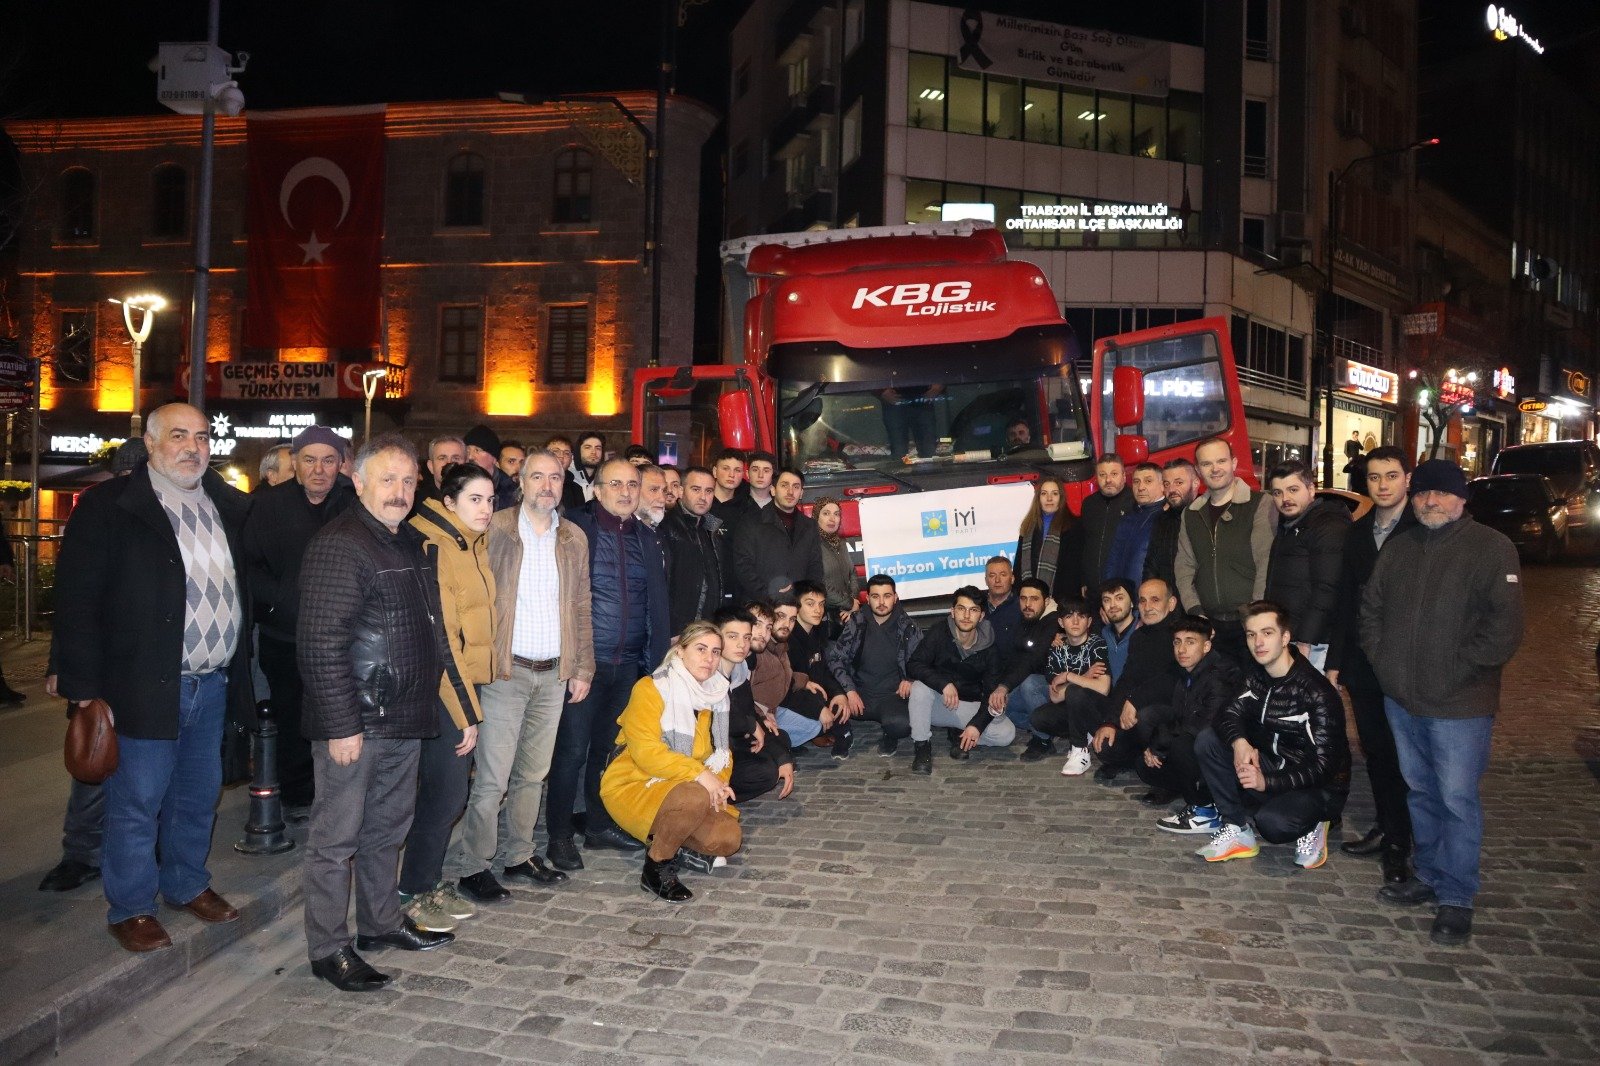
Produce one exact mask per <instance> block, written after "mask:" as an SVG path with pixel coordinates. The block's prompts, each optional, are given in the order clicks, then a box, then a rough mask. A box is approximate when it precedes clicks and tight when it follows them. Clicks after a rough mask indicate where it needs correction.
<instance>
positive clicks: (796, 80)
mask: <svg viewBox="0 0 1600 1066" xmlns="http://www.w3.org/2000/svg"><path fill="white" fill-rule="evenodd" d="M783 76H784V84H785V87H786V88H788V90H789V98H790V99H791V100H792V99H794V98H795V97H798V96H804V95H805V94H806V93H807V92H808V91H810V89H811V57H810V56H809V55H806V54H804V53H802V54H801V55H800V57H799V58H798V59H796V60H795V61H794V62H793V63H790V64H789V65H788V66H786V67H784V68H783Z"/></svg>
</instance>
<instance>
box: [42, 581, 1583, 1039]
mask: <svg viewBox="0 0 1600 1066" xmlns="http://www.w3.org/2000/svg"><path fill="white" fill-rule="evenodd" d="M1525 582H1526V588H1527V592H1528V595H1529V612H1528V613H1529V621H1530V631H1529V634H1528V638H1527V640H1526V641H1525V643H1524V645H1523V650H1522V653H1521V654H1520V656H1519V657H1518V659H1517V660H1516V662H1515V664H1514V665H1513V668H1512V669H1511V670H1510V672H1509V674H1508V682H1507V699H1506V708H1505V711H1504V713H1503V714H1502V716H1501V720H1500V722H1499V724H1498V726H1497V733H1496V741H1495V761H1494V763H1493V765H1492V767H1491V770H1490V774H1489V777H1488V778H1487V780H1486V781H1485V789H1484V791H1485V798H1486V803H1487V810H1488V836H1487V841H1486V853H1485V862H1484V888H1485V890H1484V893H1483V895H1482V896H1481V897H1480V898H1479V901H1478V906H1479V910H1478V912H1477V913H1478V921H1477V929H1476V937H1475V939H1474V940H1473V942H1472V943H1471V945H1470V946H1469V947H1467V948H1465V949H1458V950H1449V949H1441V948H1436V947H1434V946H1433V945H1432V944H1430V943H1429V941H1428V939H1427V927H1428V922H1429V920H1430V915H1429V914H1427V913H1425V912H1423V911H1401V910H1394V909H1391V908H1388V907H1385V906H1382V905H1380V904H1379V903H1377V902H1376V901H1375V899H1374V896H1373V893H1374V890H1375V889H1376V888H1377V886H1378V884H1379V883H1380V880H1379V874H1378V867H1377V865H1376V863H1375V862H1374V861H1370V860H1362V859H1354V858H1351V857H1349V856H1345V855H1342V854H1339V853H1338V852H1337V851H1335V852H1334V854H1333V855H1332V857H1331V858H1330V859H1329V861H1328V863H1327V864H1326V865H1325V866H1324V867H1322V868H1321V869H1319V870H1315V871H1310V872H1307V871H1302V870H1300V869H1299V868H1298V867H1296V866H1295V865H1294V863H1293V861H1292V858H1293V856H1292V848H1283V847H1276V848H1263V851H1262V854H1261V856H1260V857H1259V858H1257V859H1255V860H1253V861H1248V862H1245V861H1241V862H1232V863H1228V864H1226V865H1220V866H1207V865H1206V864H1204V863H1202V862H1201V861H1200V860H1198V859H1196V858H1194V857H1193V855H1192V854H1191V852H1192V850H1193V849H1194V848H1195V847H1196V846H1198V844H1199V843H1200V842H1201V839H1202V838H1193V837H1175V836H1170V835H1167V834H1163V833H1160V832H1158V831H1156V830H1155V828H1154V824H1153V823H1154V819H1155V817H1156V813H1155V812H1152V811H1151V810H1149V809H1147V808H1145V807H1143V806H1141V805H1140V804H1139V803H1137V802H1135V801H1134V800H1132V799H1131V798H1130V797H1131V795H1132V794H1133V792H1134V791H1135V790H1134V789H1133V788H1131V787H1127V788H1122V787H1119V788H1106V787H1103V786H1100V785H1096V784H1094V783H1092V782H1091V781H1090V780H1089V779H1087V778H1080V779H1076V780H1068V779H1065V778H1062V777H1060V776H1059V775H1058V772H1057V771H1058V770H1059V769H1060V763H1059V760H1052V761H1050V762H1046V763H1042V764H1036V765H1031V766H1030V765H1022V764H1020V763H1019V762H1018V761H1017V760H1016V757H1015V753H1014V752H1012V753H1009V754H1007V755H1004V756H995V755H983V754H980V755H978V756H977V757H975V758H974V759H973V760H972V761H971V762H969V763H964V764H962V763H956V762H953V761H951V760H949V759H947V758H945V757H944V754H943V750H942V746H939V745H936V748H935V752H936V762H935V772H934V776H933V777H932V778H931V779H926V778H914V777H912V776H911V775H910V773H909V772H908V771H909V758H908V757H907V756H906V755H901V756H900V757H898V758H896V759H893V760H885V759H881V758H878V757H877V756H876V754H875V752H874V750H873V745H872V744H871V743H859V742H858V744H857V751H858V754H857V755H856V757H854V758H852V759H851V760H849V761H848V762H846V763H835V762H833V761H832V760H830V759H826V758H824V757H820V756H818V755H816V754H810V755H808V756H806V757H805V759H804V760H803V761H802V764H801V769H800V772H799V774H798V778H799V786H798V788H797V791H796V795H795V797H794V798H792V799H790V800H788V801H785V802H773V801H769V802H765V803H756V804H751V805H747V806H746V807H745V808H744V817H745V823H746V827H747V837H746V841H747V846H746V849H745V851H744V852H743V853H742V854H741V855H739V856H737V857H736V858H735V860H734V861H733V864H732V865H731V866H730V867H729V868H727V869H725V870H722V871H720V872H719V873H717V874H716V875H715V876H706V875H696V874H693V873H691V874H689V875H687V878H686V880H687V882H688V883H689V884H690V885H691V887H693V888H694V889H695V890H696V892H697V893H698V898H697V899H696V900H695V901H694V902H693V903H691V904H689V905H687V906H682V907H672V906H670V905H668V904H665V903H661V902H658V901H656V900H654V899H652V898H650V897H647V896H646V895H645V894H644V893H643V892H642V891H641V890H640V889H639V888H638V885H637V879H638V862H637V861H636V860H631V859H623V858H621V857H618V856H615V855H613V854H611V853H598V854H595V853H589V854H586V856H585V861H586V862H587V863H588V864H589V869H588V870H585V871H583V872H582V873H581V874H578V875H576V876H575V879H574V880H573V881H572V882H571V883H569V884H568V885H565V886H562V887H561V888H560V889H559V890H556V891H531V890H529V889H527V888H515V889H514V890H513V891H514V893H515V901H514V903H513V904H512V905H510V906H507V907H503V908H498V909H486V910H485V912H484V913H483V915H482V916H481V917H480V918H478V919H477V920H474V921H471V922H467V923H464V924H463V926H462V928H461V930H460V931H459V933H458V936H459V940H458V942H457V943H456V944H455V945H454V946H452V947H449V948H446V949H444V950H442V951H438V952H433V953H427V954H414V953H412V954H407V953H398V952H392V951H391V952H387V953H383V954H380V955H374V956H373V958H374V961H375V962H377V964H378V965H379V967H380V968H382V969H384V970H386V971H389V972H392V973H394V974H395V975H396V978H397V979H396V981H395V982H394V984H393V985H392V986H391V987H390V988H389V989H388V990H386V991H384V992H381V993H378V994H373V995H365V996H354V995H341V994H339V993H337V992H335V991H333V990H332V989H331V988H330V987H329V986H328V985H326V984H323V983H321V982H319V981H317V980H315V979H314V978H312V977H311V975H310V972H309V968H308V966H307V965H306V963H305V961H304V957H303V952H301V953H300V954H299V955H298V956H297V959H296V961H295V962H293V963H292V964H291V965H290V966H289V967H287V968H286V969H284V970H282V971H280V972H281V976H277V977H274V978H271V979H269V980H267V981H264V982H262V983H260V984H258V985H255V986H253V987H252V988H251V989H250V991H249V992H248V993H246V994H244V995H241V996H237V997H235V998H233V999H232V1000H229V1001H228V1002H227V1003H226V1004H225V1005H224V1006H222V1007H220V1008H219V1009H217V1010H216V1011H214V1012H212V1013H211V1014H210V1016H209V1017H208V1018H207V1020H206V1021H204V1022H203V1023H202V1024H200V1025H198V1026H195V1027H194V1028H192V1029H191V1030H189V1031H188V1032H186V1033H185V1034H183V1035H182V1036H181V1038H179V1039H177V1040H175V1041H173V1042H171V1043H169V1044H167V1045H166V1046H164V1047H162V1048H161V1049H160V1050H159V1051H157V1052H155V1053H153V1054H152V1055H150V1056H148V1057H147V1059H146V1061H151V1062H168V1061H171V1062H183V1063H205V1062H215V1063H239V1064H245V1063H261V1064H265V1063H279V1062H281V1063H285V1064H288V1063H295V1064H299V1063H306V1062H350V1063H381V1064H384V1066H399V1064H402V1063H406V1064H409V1063H418V1064H421V1063H440V1064H445V1063H448V1064H451V1066H467V1064H469V1063H493V1062H498V1061H502V1060H511V1061H540V1062H562V1063H588V1062H638V1061H642V1060H646V1059H649V1058H652V1057H659V1058H678V1059H692V1060H697V1061H719V1062H735V1063H760V1062H772V1063H777V1062H794V1061H836V1060H837V1061H852V1062H854V1061H869V1060H872V1059H874V1058H881V1059H884V1060H895V1061H914V1062H918V1063H974V1064H977V1063H995V1062H1008V1061H1013V1060H1023V1059H1028V1058H1030V1057H1032V1058H1035V1059H1038V1060H1043V1059H1044V1058H1045V1057H1047V1056H1048V1057H1053V1058H1056V1059H1070V1060H1072V1061H1108V1062H1135V1063H1139V1062H1148V1063H1164V1064H1173V1066H1177V1064H1203V1063H1223V1062H1237V1061H1265V1060H1268V1059H1272V1060H1276V1059H1279V1058H1285V1057H1304V1058H1308V1059H1311V1060H1320V1061H1333V1062H1350V1061H1366V1062H1381V1063H1388V1062H1419V1063H1429V1064H1440V1066H1443V1064H1446V1063H1457V1062H1460V1063H1469V1062H1480V1061H1482V1062H1489V1061H1495V1062H1500V1061H1515V1060H1519V1059H1523V1058H1527V1059H1530V1060H1531V1059H1540V1060H1545V1061H1550V1060H1561V1061H1568V1062H1586V1063H1593V1062H1596V1061H1600V905H1597V902H1596V899H1597V895H1600V846H1597V844H1596V832H1597V827H1600V784H1597V767H1600V701H1597V697H1596V677H1595V662H1594V654H1593V650H1594V645H1595V639H1596V633H1597V630H1600V572H1597V571H1596V570H1595V569H1593V568H1591V567H1588V566H1580V565H1577V564H1569V565H1565V566H1557V567H1530V568H1529V570H1528V572H1527V575H1526V578H1525ZM872 728H873V727H867V730H868V731H871V730H872ZM1353 735H1354V734H1353V731H1352V736H1353ZM868 739H869V740H875V739H876V734H875V732H873V733H872V735H871V737H870V738H868ZM1122 780H1123V781H1128V780H1129V778H1123V779H1122ZM1370 819H1371V804H1370V800H1369V798H1368V795H1367V786H1366V780H1365V774H1364V771H1363V770H1362V769H1361V768H1360V767H1359V766H1358V769H1357V773H1356V791H1355V793H1354V794H1353V795H1352V799H1351V803H1350V807H1349V809H1348V810H1347V812H1346V824H1345V833H1346V835H1354V834H1355V833H1358V832H1361V831H1364V830H1365V828H1366V827H1367V825H1368V824H1369V823H1370ZM218 887H219V888H220V889H221V890H223V891H224V892H226V890H227V886H226V885H220V886H218ZM283 922H284V923H297V922H298V913H296V914H294V915H291V916H290V917H287V918H285V919H283ZM242 949H243V945H236V946H235V947H233V948H231V949H228V951H226V952H224V953H223V954H221V955H219V956H217V957H216V958H215V959H214V960H213V961H212V962H209V963H207V964H206V968H203V969H201V970H200V971H199V972H198V973H196V974H195V975H193V976H191V977H189V978H186V979H185V980H187V981H190V982H193V983H194V984H195V987H196V988H199V987H200V986H203V985H204V984H205V983H206V980H207V969H208V968H216V967H221V968H226V967H228V966H229V965H230V956H231V955H232V953H234V952H238V951H240V950H242ZM235 965H237V961H236V962H235ZM68 1052H69V1055H68V1057H69V1058H70V1057H71V1054H70V1053H71V1049H70V1048H69V1049H68Z"/></svg>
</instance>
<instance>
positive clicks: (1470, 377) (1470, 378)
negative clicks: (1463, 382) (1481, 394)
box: [1467, 370, 1478, 385]
mask: <svg viewBox="0 0 1600 1066" xmlns="http://www.w3.org/2000/svg"><path fill="white" fill-rule="evenodd" d="M1477 383H1478V372H1477V371H1476V370H1471V371H1468V372H1467V384H1468V385H1476V384H1477Z"/></svg>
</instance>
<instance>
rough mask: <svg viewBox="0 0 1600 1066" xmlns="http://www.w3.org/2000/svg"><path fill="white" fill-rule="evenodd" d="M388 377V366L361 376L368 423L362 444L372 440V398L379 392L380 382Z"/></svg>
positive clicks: (362, 432)
mask: <svg viewBox="0 0 1600 1066" xmlns="http://www.w3.org/2000/svg"><path fill="white" fill-rule="evenodd" d="M388 376H389V368H388V367H386V366H380V367H374V368H373V369H371V370H366V371H363V372H362V374H361V391H362V392H363V393H365V394H366V397H367V421H366V426H365V428H363V429H362V431H361V443H362V444H365V443H367V441H369V440H371V439H372V397H373V395H374V394H375V393H377V391H378V382H380V381H382V380H383V379H384V378H386V377H388Z"/></svg>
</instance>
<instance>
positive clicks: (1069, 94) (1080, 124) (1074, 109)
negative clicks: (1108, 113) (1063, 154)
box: [1061, 89, 1105, 152]
mask: <svg viewBox="0 0 1600 1066" xmlns="http://www.w3.org/2000/svg"><path fill="white" fill-rule="evenodd" d="M1061 115H1062V119H1061V124H1062V127H1063V129H1064V130H1065V143H1066V145H1067V147H1068V148H1082V149H1084V150H1085V151H1090V152H1092V151H1094V144H1095V129H1096V127H1097V126H1098V125H1099V121H1100V119H1103V118H1105V116H1104V115H1102V114H1101V113H1100V112H1099V111H1098V110H1097V109H1096V107H1095V102H1094V93H1092V92H1084V91H1080V90H1078V89H1063V90H1062V91H1061Z"/></svg>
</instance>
